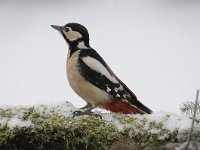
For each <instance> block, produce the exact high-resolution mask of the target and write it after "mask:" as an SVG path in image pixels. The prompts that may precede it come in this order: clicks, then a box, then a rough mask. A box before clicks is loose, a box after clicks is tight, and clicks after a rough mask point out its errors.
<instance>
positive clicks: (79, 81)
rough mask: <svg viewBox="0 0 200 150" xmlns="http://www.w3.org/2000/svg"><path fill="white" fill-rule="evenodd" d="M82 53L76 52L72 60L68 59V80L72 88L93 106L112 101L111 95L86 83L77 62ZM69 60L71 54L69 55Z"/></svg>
mask: <svg viewBox="0 0 200 150" xmlns="http://www.w3.org/2000/svg"><path fill="white" fill-rule="evenodd" d="M79 53H80V51H76V52H75V53H74V54H73V55H72V56H71V57H70V59H67V78H68V81H69V84H70V86H71V87H72V89H73V90H74V92H75V93H76V94H78V95H79V96H80V97H81V98H82V99H84V100H85V101H86V102H87V103H89V104H91V105H92V106H98V105H100V104H102V103H105V102H109V101H110V95H109V94H108V93H106V92H105V91H103V90H101V89H99V88H97V87H96V86H94V85H93V84H91V83H90V82H88V81H86V80H85V79H84V78H83V77H82V76H81V75H80V73H79V71H78V69H77V60H78V57H79ZM68 58H69V54H68Z"/></svg>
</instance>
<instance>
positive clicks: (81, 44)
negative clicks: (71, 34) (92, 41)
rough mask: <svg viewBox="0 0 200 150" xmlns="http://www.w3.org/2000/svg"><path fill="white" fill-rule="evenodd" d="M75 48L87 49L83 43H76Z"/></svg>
mask: <svg viewBox="0 0 200 150" xmlns="http://www.w3.org/2000/svg"><path fill="white" fill-rule="evenodd" d="M77 47H78V48H80V49H88V47H87V46H86V45H85V43H84V41H80V42H78V45H77Z"/></svg>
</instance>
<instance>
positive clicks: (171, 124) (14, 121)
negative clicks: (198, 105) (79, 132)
mask: <svg viewBox="0 0 200 150" xmlns="http://www.w3.org/2000/svg"><path fill="white" fill-rule="evenodd" d="M30 108H34V109H35V111H37V113H40V114H44V115H46V114H50V113H55V114H58V115H64V116H67V117H72V115H73V112H74V111H76V110H78V109H77V108H75V107H74V106H73V105H72V104H71V103H70V102H58V103H51V104H43V105H36V106H31V107H30V106H18V107H12V106H3V107H1V109H2V110H3V109H4V110H9V111H10V112H11V114H13V115H12V116H11V117H8V116H3V115H2V114H3V113H0V128H2V127H3V126H4V125H5V124H6V123H7V126H8V127H9V128H11V129H13V128H15V127H32V126H34V124H33V123H32V122H31V119H28V120H23V119H22V116H23V113H24V112H26V111H27V109H30ZM94 113H97V114H100V115H101V116H102V119H103V120H106V121H109V122H112V123H113V124H114V125H115V126H116V128H117V129H118V130H119V131H122V130H123V129H124V128H129V127H131V126H133V122H130V123H129V122H128V121H127V122H126V123H122V122H120V117H121V118H122V119H125V117H124V118H123V116H120V115H119V114H115V113H109V112H108V111H104V110H103V111H102V110H101V109H95V110H94ZM119 116H120V117H119ZM126 116H129V117H130V118H132V119H135V123H138V124H141V126H143V128H144V129H146V130H148V132H150V133H153V134H156V133H159V132H160V129H159V128H152V129H151V128H150V123H151V122H155V123H158V124H159V123H162V124H163V126H162V127H163V128H166V129H167V130H169V131H171V132H173V131H175V130H176V129H179V130H183V129H188V128H190V126H191V119H190V118H189V117H187V116H185V115H178V114H176V113H172V112H165V111H160V112H156V113H153V114H150V115H138V114H136V115H133V114H130V115H126ZM78 118H79V117H75V119H78ZM144 122H147V123H144ZM137 130H138V129H137V128H135V131H137ZM138 132H139V130H138ZM160 138H165V137H160Z"/></svg>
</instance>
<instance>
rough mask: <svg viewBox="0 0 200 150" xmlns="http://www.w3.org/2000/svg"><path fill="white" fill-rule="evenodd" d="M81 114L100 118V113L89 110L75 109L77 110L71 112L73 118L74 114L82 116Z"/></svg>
mask: <svg viewBox="0 0 200 150" xmlns="http://www.w3.org/2000/svg"><path fill="white" fill-rule="evenodd" d="M82 115H88V116H94V117H97V118H100V119H102V116H101V115H98V114H95V113H94V112H92V111H91V110H85V111H80V110H77V111H74V112H73V118H74V117H76V116H82Z"/></svg>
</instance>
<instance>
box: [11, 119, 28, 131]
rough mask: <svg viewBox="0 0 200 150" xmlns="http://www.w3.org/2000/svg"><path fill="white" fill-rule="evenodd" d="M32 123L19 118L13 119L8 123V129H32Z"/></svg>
mask: <svg viewBox="0 0 200 150" xmlns="http://www.w3.org/2000/svg"><path fill="white" fill-rule="evenodd" d="M31 126H32V122H31V121H30V120H28V121H22V120H21V119H18V118H12V119H10V120H9V121H8V127H9V128H10V129H13V128H15V127H20V128H21V127H31Z"/></svg>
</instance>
